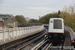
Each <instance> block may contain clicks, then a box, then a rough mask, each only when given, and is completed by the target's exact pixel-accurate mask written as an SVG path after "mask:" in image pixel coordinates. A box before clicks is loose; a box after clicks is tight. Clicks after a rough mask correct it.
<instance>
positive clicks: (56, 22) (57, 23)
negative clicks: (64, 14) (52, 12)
mask: <svg viewBox="0 0 75 50" xmlns="http://www.w3.org/2000/svg"><path fill="white" fill-rule="evenodd" d="M48 39H49V41H52V42H56V41H57V42H58V43H59V42H64V39H65V34H64V20H63V19H62V18H50V20H49V28H48Z"/></svg>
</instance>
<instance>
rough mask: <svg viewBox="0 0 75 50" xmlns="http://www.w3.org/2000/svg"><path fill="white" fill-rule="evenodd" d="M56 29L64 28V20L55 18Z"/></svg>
mask: <svg viewBox="0 0 75 50" xmlns="http://www.w3.org/2000/svg"><path fill="white" fill-rule="evenodd" d="M54 29H62V20H54Z"/></svg>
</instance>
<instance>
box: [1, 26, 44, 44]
mask: <svg viewBox="0 0 75 50" xmlns="http://www.w3.org/2000/svg"><path fill="white" fill-rule="evenodd" d="M44 29H45V28H44V25H40V26H31V27H19V28H9V29H2V30H0V45H2V44H5V43H8V42H10V41H14V40H17V39H20V38H23V37H27V36H30V35H33V34H36V33H38V32H40V31H42V30H44Z"/></svg>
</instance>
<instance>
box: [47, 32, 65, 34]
mask: <svg viewBox="0 0 75 50" xmlns="http://www.w3.org/2000/svg"><path fill="white" fill-rule="evenodd" d="M48 33H51V34H52V33H53V34H64V33H56V32H48Z"/></svg>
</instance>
